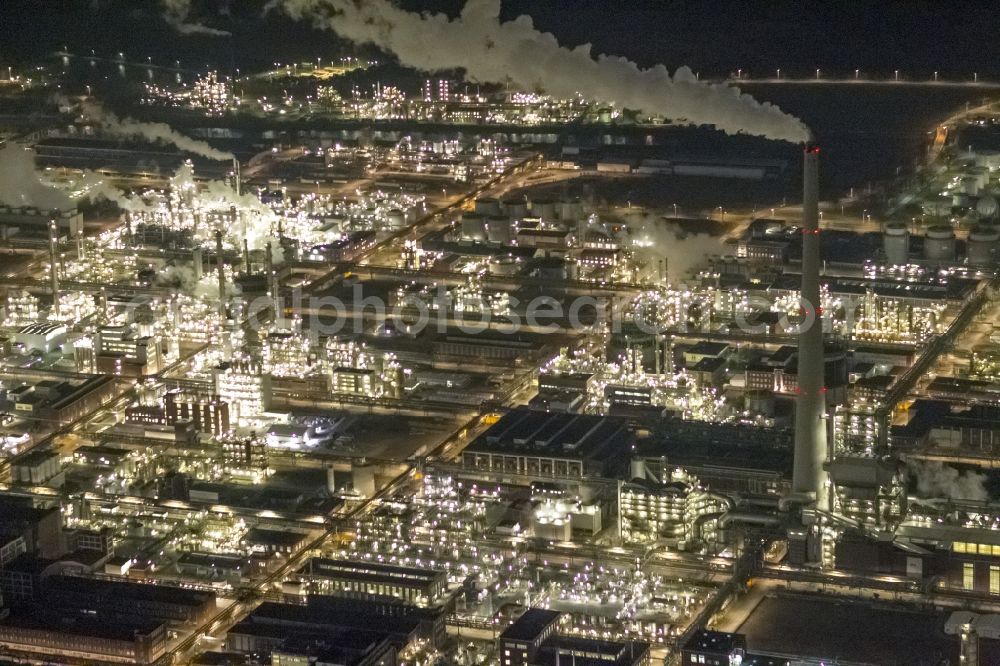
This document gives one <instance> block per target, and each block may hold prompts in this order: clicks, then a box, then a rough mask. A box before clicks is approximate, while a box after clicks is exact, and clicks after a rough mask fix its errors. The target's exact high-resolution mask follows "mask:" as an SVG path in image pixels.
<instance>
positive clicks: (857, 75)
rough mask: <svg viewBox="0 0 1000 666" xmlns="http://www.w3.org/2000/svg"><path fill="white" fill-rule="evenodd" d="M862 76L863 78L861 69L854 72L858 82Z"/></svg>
mask: <svg viewBox="0 0 1000 666" xmlns="http://www.w3.org/2000/svg"><path fill="white" fill-rule="evenodd" d="M860 76H861V70H860V69H855V70H854V80H855V81H857V80H858V77H860Z"/></svg>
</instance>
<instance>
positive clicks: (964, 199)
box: [951, 192, 972, 208]
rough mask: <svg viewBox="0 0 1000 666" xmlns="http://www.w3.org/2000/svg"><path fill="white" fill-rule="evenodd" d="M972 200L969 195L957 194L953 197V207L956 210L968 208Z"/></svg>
mask: <svg viewBox="0 0 1000 666" xmlns="http://www.w3.org/2000/svg"><path fill="white" fill-rule="evenodd" d="M970 203H972V198H971V197H970V196H969V195H968V194H964V193H962V192H956V193H955V194H952V195H951V205H952V207H954V208H968V207H969V204H970Z"/></svg>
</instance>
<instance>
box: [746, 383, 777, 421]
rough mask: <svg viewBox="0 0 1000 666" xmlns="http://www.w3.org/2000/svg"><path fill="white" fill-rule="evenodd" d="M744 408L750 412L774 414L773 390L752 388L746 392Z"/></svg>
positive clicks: (766, 414) (763, 414)
mask: <svg viewBox="0 0 1000 666" xmlns="http://www.w3.org/2000/svg"><path fill="white" fill-rule="evenodd" d="M745 402H746V409H747V411H748V412H750V413H751V414H759V415H761V416H774V391H766V390H763V389H753V390H750V391H747V392H746V396H745Z"/></svg>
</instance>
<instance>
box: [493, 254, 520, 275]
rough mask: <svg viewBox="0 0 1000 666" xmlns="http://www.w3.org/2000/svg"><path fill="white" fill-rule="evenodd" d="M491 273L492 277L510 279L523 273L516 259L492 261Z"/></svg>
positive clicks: (497, 258)
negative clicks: (498, 276) (499, 276)
mask: <svg viewBox="0 0 1000 666" xmlns="http://www.w3.org/2000/svg"><path fill="white" fill-rule="evenodd" d="M489 271H490V275H501V276H505V277H509V276H511V275H517V274H518V273H519V272H520V271H521V264H519V263H518V262H517V260H516V259H514V257H496V258H495V259H492V260H490V265H489Z"/></svg>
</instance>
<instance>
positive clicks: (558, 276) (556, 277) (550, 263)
mask: <svg viewBox="0 0 1000 666" xmlns="http://www.w3.org/2000/svg"><path fill="white" fill-rule="evenodd" d="M568 268H569V267H568V265H567V262H566V261H564V260H562V259H559V258H557V257H548V258H546V259H543V260H540V261H539V262H538V263H537V264H536V266H535V276H536V277H538V278H539V279H542V280H552V281H559V282H561V281H563V280H565V279H567V278H568V277H569V275H568V273H569V271H568Z"/></svg>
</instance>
